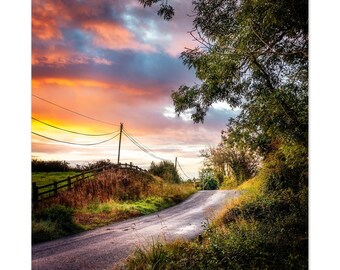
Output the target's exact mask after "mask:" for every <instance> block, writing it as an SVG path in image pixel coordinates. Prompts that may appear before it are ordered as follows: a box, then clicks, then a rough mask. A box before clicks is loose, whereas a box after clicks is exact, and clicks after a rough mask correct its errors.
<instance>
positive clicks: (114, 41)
mask: <svg viewBox="0 0 340 270" xmlns="http://www.w3.org/2000/svg"><path fill="white" fill-rule="evenodd" d="M82 27H83V29H84V30H87V31H90V32H92V33H94V34H95V36H94V38H93V45H94V46H98V47H101V48H104V49H110V50H136V51H144V52H154V51H155V49H154V48H153V47H151V46H150V45H147V44H143V43H140V42H138V41H137V40H136V39H135V37H134V35H133V33H131V32H130V31H129V30H127V29H126V28H125V27H123V26H122V25H119V24H117V23H111V22H86V23H84V24H83V25H82Z"/></svg>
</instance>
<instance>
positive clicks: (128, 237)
mask: <svg viewBox="0 0 340 270" xmlns="http://www.w3.org/2000/svg"><path fill="white" fill-rule="evenodd" d="M239 194H240V193H239V192H238V191H233V190H232V191H230V190H212V191H198V192H197V193H195V194H194V195H192V196H191V197H190V198H189V199H187V200H186V201H184V202H182V203H180V204H178V205H176V206H173V207H170V208H167V209H165V210H162V211H160V212H157V213H154V214H150V215H147V216H142V217H138V218H133V219H129V220H126V221H123V222H117V223H113V224H111V225H107V226H105V227H101V228H98V229H95V230H92V231H87V232H83V233H80V234H77V235H74V236H68V237H65V238H62V239H58V240H54V241H50V242H45V243H41V244H36V245H33V246H32V269H33V270H35V269H39V270H45V269H46V270H53V269H63V270H75V269H81V270H87V269H95V270H104V269H114V268H118V267H119V265H120V264H121V263H122V261H123V260H124V259H125V258H126V257H127V256H128V255H129V254H130V252H131V251H132V250H133V249H134V248H135V247H136V246H138V245H147V243H150V242H151V241H153V240H157V239H160V240H166V241H169V240H174V239H177V238H182V239H183V238H184V239H192V238H194V237H196V236H198V235H199V234H200V233H202V231H203V230H204V226H202V225H203V224H204V223H205V222H206V221H207V220H208V219H210V218H211V217H212V216H213V215H214V213H216V210H218V209H219V208H220V207H221V206H222V205H224V204H225V203H227V202H228V201H230V200H231V199H232V198H235V197H237V196H238V195H239Z"/></svg>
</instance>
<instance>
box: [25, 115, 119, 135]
mask: <svg viewBox="0 0 340 270" xmlns="http://www.w3.org/2000/svg"><path fill="white" fill-rule="evenodd" d="M31 118H32V119H33V120H35V121H37V122H39V123H42V124H44V125H46V126H49V127H53V128H55V129H59V130H62V131H66V132H70V133H73V134H78V135H84V136H106V135H112V134H114V133H117V132H118V131H119V130H116V131H114V132H110V133H103V134H88V133H81V132H77V131H72V130H69V129H65V128H61V127H57V126H54V125H51V124H48V123H46V122H44V121H41V120H39V119H37V118H35V117H31Z"/></svg>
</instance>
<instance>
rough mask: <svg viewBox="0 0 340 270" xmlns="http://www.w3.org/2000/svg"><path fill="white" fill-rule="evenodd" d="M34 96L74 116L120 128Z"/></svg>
mask: <svg viewBox="0 0 340 270" xmlns="http://www.w3.org/2000/svg"><path fill="white" fill-rule="evenodd" d="M32 96H33V97H35V98H38V99H40V100H43V101H45V102H47V103H49V104H52V105H54V106H57V107H59V108H61V109H64V110H66V111H69V112H71V113H74V114H77V115H80V116H82V117H85V118H88V119H91V120H93V121H97V122H100V123H104V124H107V125H111V126H117V127H118V126H119V125H117V124H112V123H109V122H105V121H102V120H99V119H96V118H93V117H90V116H87V115H85V114H82V113H78V112H75V111H72V110H70V109H68V108H65V107H63V106H60V105H58V104H56V103H54V102H51V101H49V100H47V99H44V98H41V97H38V96H37V95H34V94H32Z"/></svg>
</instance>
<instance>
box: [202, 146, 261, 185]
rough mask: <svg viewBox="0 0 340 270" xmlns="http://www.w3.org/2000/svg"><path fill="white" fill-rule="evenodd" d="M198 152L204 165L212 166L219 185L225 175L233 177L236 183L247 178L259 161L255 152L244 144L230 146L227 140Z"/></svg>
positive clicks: (254, 170) (250, 175) (256, 167)
mask: <svg viewBox="0 0 340 270" xmlns="http://www.w3.org/2000/svg"><path fill="white" fill-rule="evenodd" d="M200 154H201V156H202V157H204V158H205V166H206V167H208V168H209V167H210V168H212V171H213V174H214V176H215V178H216V179H218V180H219V184H220V185H221V184H222V182H223V180H224V179H225V176H227V177H234V179H235V180H236V182H237V184H240V183H242V182H243V181H245V180H247V179H249V178H250V177H252V176H254V175H255V173H256V172H257V169H258V166H259V162H260V158H259V155H258V154H257V153H256V152H253V151H251V150H250V149H249V148H247V147H246V146H236V145H235V146H231V145H229V144H228V143H227V142H222V143H220V144H219V145H218V146H216V147H209V148H207V149H205V150H202V151H201V152H200Z"/></svg>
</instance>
